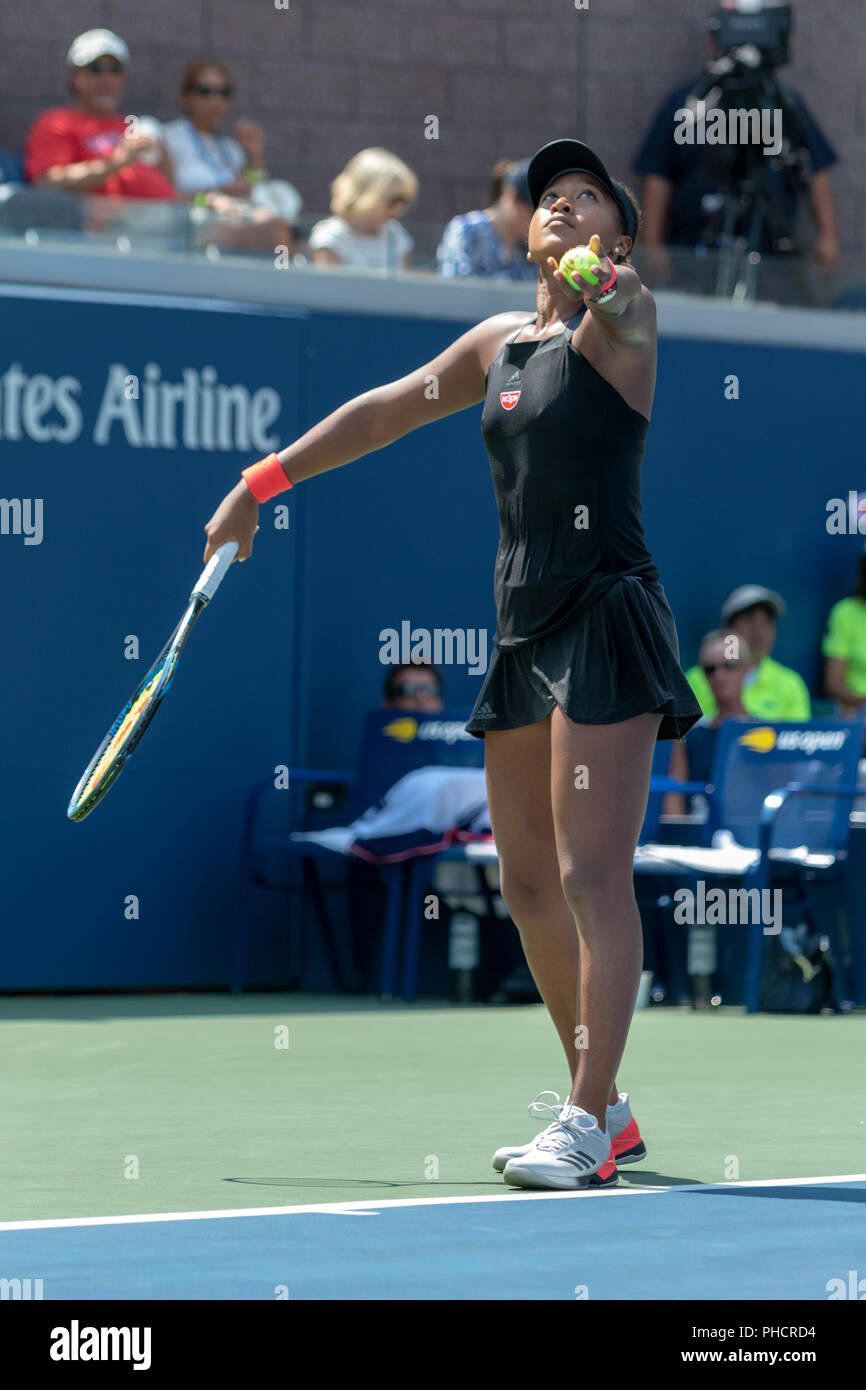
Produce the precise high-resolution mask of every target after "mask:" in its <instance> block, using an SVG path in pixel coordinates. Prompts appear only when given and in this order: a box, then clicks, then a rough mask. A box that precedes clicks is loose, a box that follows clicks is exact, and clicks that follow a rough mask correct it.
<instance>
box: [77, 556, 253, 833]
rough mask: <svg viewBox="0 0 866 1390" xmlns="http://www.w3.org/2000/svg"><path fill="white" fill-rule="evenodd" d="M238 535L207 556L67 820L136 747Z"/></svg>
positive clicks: (93, 802) (101, 790) (95, 796)
mask: <svg viewBox="0 0 866 1390" xmlns="http://www.w3.org/2000/svg"><path fill="white" fill-rule="evenodd" d="M237 548H238V545H237V541H227V542H226V544H225V545H221V546H220V548H219V550H217V551H216V553H215V554H214V555H212V556H211V558H210V560H209V561H208V563H207V564H206V565H205V567H204V569H203V570H202V572H201V574H200V575H199V578H198V582H197V583H196V584H195V585H194V586H193V590H192V593H191V594H190V596H189V603H188V606H187V610H186V612H185V613H184V615H183V617H182V618H181V620H180V623H179V624H178V626H177V627H176V628H175V630H174V632H173V633H172V635H171V637H169V639H168V641H167V642H166V644H165V646H164V647H163V649H162V651H161V652H160V654H159V656H158V657H157V658H156V661H155V662H154V663H153V665H152V666H151V668H150V670H149V671H148V673H147V675H146V676H145V677H144V680H143V681H142V682H141V683H140V685H139V686H138V687H137V689H136V690H135V693H134V694H133V696H132V698H131V699H130V700H129V701H128V702H127V704H125V705H124V707H123V709H122V710H121V711H120V714H119V715H118V716H117V718H116V719H115V721H114V723H113V724H112V726H111V728H110V729H109V731H108V733H107V734H106V735H105V738H104V739H103V740H102V742H101V743H100V745H99V747H98V748H97V750H96V752H95V753H94V755H93V757H92V758H91V759H90V762H89V763H88V764H87V767H86V769H85V771H84V774H83V776H82V778H81V781H80V782H79V783H78V786H77V787H76V788H75V791H74V792H73V793H72V800H71V801H70V803H69V805H68V806H67V808H66V814H67V816H68V817H69V819H70V820H75V821H79V820H84V817H85V816H89V815H90V812H91V811H92V810H93V808H94V806H97V805H98V804H99V802H100V801H101V800H102V798H103V797H104V796H105V793H106V792H107V791H108V789H109V787H110V786H111V785H112V783H113V782H116V781H117V778H118V777H119V776H120V774H121V772H122V771H123V769H124V767H125V766H126V763H127V762H128V760H129V759H130V757H131V756H132V754H133V753H134V752H135V750H136V748H137V747H138V745H139V743H140V742H141V739H142V736H143V734H144V731H145V729H146V728H147V726H148V725H149V724H150V721H151V720H152V719H153V716H154V715H155V714H156V711H157V710H158V709H159V707H160V705H161V704H162V701H163V699H164V698H165V694H166V691H167V690H168V688H169V686H170V685H171V682H172V680H173V678H174V671H175V667H176V666H177V663H178V660H179V659H180V654H181V652H182V651H183V649H184V647H185V646H186V642H187V638H188V637H189V634H190V632H191V631H192V628H193V624H194V623H195V622H196V621H197V619H198V617H199V615H200V614H201V613H202V611H203V610H204V609H205V608H206V607H207V605H208V604H209V603H210V601H211V599H212V598H213V596H214V594H215V593H216V591H217V589H218V588H219V586H220V584H221V583H222V580H223V576H224V575H225V572H226V570H227V569H228V567H229V565H230V564H231V563H232V560H233V559H234V557H235V555H236V553H237Z"/></svg>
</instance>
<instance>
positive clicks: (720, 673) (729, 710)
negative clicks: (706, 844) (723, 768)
mask: <svg viewBox="0 0 866 1390" xmlns="http://www.w3.org/2000/svg"><path fill="white" fill-rule="evenodd" d="M751 664H752V651H751V648H750V646H749V644H748V642H747V641H746V639H745V637H743V636H741V635H740V634H739V633H736V632H725V631H724V630H723V629H721V628H716V629H714V630H713V631H712V632H708V633H706V634H705V636H704V638H703V640H702V641H701V646H700V651H699V653H698V665H699V667H700V669H701V671H702V672H703V674H704V675H705V676H706V679H707V684H708V685H709V687H710V690H711V691H712V694H713V698H714V700H715V702H716V713H715V714H714V715H704V717H703V718H702V719H700V720H699V721H698V723H697V724H696V725H695V727H694V728H693V729H690V730H689V733H688V737H687V738H686V739H685V742H683V743H675V744H674V745H673V748H672V750H671V762H670V775H671V777H676V778H677V780H678V781H680V782H709V780H710V773H711V772H712V770H713V753H714V751H715V747H716V737H717V735H718V731H719V725H720V724H722V723H723V722H724V720H725V719H753V718H754V716H753V715H751V714H750V713H749V711H748V710H747V709H746V707H745V705H744V704H743V682H744V680H745V678H746V675H747V673H748V670H749V667H750V666H751ZM664 809H665V812H666V813H667V812H669V813H670V814H671V815H685V812H686V806H685V797H684V796H682V795H681V794H680V792H669V793H668V795H667V796H666V797H665V802H664Z"/></svg>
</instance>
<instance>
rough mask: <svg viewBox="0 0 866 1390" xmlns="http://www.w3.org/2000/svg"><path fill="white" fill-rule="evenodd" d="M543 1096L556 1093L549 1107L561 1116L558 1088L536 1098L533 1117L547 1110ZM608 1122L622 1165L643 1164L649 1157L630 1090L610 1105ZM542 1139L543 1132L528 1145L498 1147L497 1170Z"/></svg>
mask: <svg viewBox="0 0 866 1390" xmlns="http://www.w3.org/2000/svg"><path fill="white" fill-rule="evenodd" d="M542 1096H553V1098H554V1100H555V1101H556V1104H555V1105H553V1106H550V1107H547V1108H549V1109H551V1110H553V1111H554V1112H555V1113H556V1115H557V1118H558V1116H559V1112H560V1110H561V1109H562V1101H560V1099H559V1096H558V1095H557V1093H556V1091H540V1092H539V1094H538V1095H537V1096H536V1097H535V1100H534V1101H533V1102H532V1104H531V1105H530V1106H529V1107H528V1112H529V1114H530V1115H532V1116H533V1117H535V1116H539V1115H541V1114H542V1111H543V1109H545V1107H544V1104H543V1102H542ZM536 1106H539V1108H538V1110H536V1108H535V1107H536ZM605 1123H606V1124H607V1132H608V1134H609V1135H610V1138H611V1143H612V1144H613V1156H614V1159H615V1160H616V1165H617V1167H618V1168H621V1167H622V1166H623V1165H624V1164H627V1163H640V1162H641V1160H642V1159H644V1158H646V1145H645V1144H644V1142H643V1140H642V1138H641V1135H640V1130H639V1129H638V1127H637V1122H636V1120H635V1118H634V1116H633V1115H632V1113H631V1106H630V1105H629V1103H628V1092H627V1091H621V1092H620V1096H619V1100H618V1101H617V1103H616V1105H609V1106H608V1107H607V1114H606V1116H605ZM547 1129H553V1125H548V1126H547ZM546 1133H547V1130H542V1134H546ZM540 1138H541V1135H540V1134H536V1136H535V1139H531V1140H530V1141H529V1143H528V1144H509V1145H506V1147H505V1148H502V1149H497V1150H496V1153H495V1154H494V1155H493V1160H492V1162H493V1167H494V1170H495V1171H496V1172H497V1173H501V1172H502V1171H503V1169H504V1167H505V1165H506V1163H507V1162H508V1161H509V1159H511V1158H522V1157H523V1155H524V1154H525V1153H528V1152H529V1150H530V1149H531V1148H532V1145H533V1144H534V1143H535V1140H536V1139H540Z"/></svg>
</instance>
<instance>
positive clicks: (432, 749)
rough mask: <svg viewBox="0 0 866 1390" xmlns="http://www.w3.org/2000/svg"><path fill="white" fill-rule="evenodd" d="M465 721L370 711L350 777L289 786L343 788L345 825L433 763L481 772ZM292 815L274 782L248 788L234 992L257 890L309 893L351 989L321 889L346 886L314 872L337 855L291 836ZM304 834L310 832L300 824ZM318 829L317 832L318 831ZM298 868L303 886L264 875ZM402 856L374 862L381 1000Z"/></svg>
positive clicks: (392, 955)
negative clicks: (273, 868)
mask: <svg viewBox="0 0 866 1390" xmlns="http://www.w3.org/2000/svg"><path fill="white" fill-rule="evenodd" d="M468 717H469V712H468V711H467V710H447V709H446V710H441V711H439V712H437V713H435V714H426V713H421V712H417V713H416V712H409V711H402V710H385V709H374V710H371V711H370V712H369V714H368V715H367V717H366V720H365V723H364V729H363V733H362V737H361V745H360V751H359V757H358V769H357V772H356V774H355V775H354V776H353V775H352V774H351V773H346V772H321V771H316V770H310V769H304V768H297V769H295V768H293V769H290V772H289V788H290V789H291V788H292V787H294V788H296V789H297V788H299V787H310V786H311V785H316V786H319V787H321V788H323V789H324V788H326V787H331V788H335V789H336V788H340V789H342V790H343V791H344V792H348V798H347V800H346V803H345V809H343V810H341V812H340V814H339V818H338V819H339V823H340V824H341V825H342V824H349V823H350V822H351V821H353V820H355V819H356V818H357V817H358V816H360V815H361V814H362V813H363V812H364V811H366V810H367V809H368V807H371V806H375V805H376V804H377V803H378V802H379V801H380V799H381V798H382V797H383V796H384V794H385V793H386V792H387V791H388V789H389V788H390V787H392V786H393V785H394V783H395V782H398V781H399V780H400V778H401V777H405V776H406V774H407V773H409V772H413V771H414V770H415V769H417V768H421V767H427V766H431V765H440V766H455V767H481V766H483V762H484V740H483V739H477V738H473V737H472V736H471V735H469V734H467V733H466V732H465V729H464V725H465V723H466V720H467V719H468ZM290 811H291V802H290V799H289V800H288V801H287V791H286V790H278V789H277V788H276V787H275V786H274V778H273V777H268V778H263V779H262V781H260V782H259V783H258V784H257V785H256V786H255V787H254V788H253V789H252V791H251V793H250V795H249V797H248V799H247V804H246V807H245V812H244V827H243V838H242V851H241V883H240V891H239V895H238V905H237V917H236V928H235V948H234V961H233V968H232V992H233V993H235V994H239V993H241V992H242V990H243V987H244V980H245V974H246V970H245V963H246V944H247V931H248V924H249V919H250V910H251V898H252V892H253V889H254V887H256V886H258V887H261V888H266V889H274V890H278V891H283V892H288V893H297V892H303V893H306V894H307V895H308V897H309V899H310V901H311V902H312V905H313V907H314V910H315V913H316V917H317V920H318V924H319V926H320V928H321V932H322V943H323V946H324V948H325V951H326V954H327V958H328V964H329V966H330V969H331V972H332V975H333V977H334V981H335V984H336V986H337V988H338V989H340V990H345V989H347V988H349V987H350V983H351V982H349V981H348V980H347V978H346V973H345V971H344V969H343V967H342V964H341V962H340V953H339V950H338V947H337V940H336V937H335V934H334V930H333V926H332V923H331V920H330V915H329V913H328V909H327V902H326V892H327V891H328V890H329V889H332V888H338V889H341V890H342V889H345V886H346V885H345V883H344V882H342V881H341V882H340V883H337V884H326V883H325V882H323V880H322V877H321V875H320V874H319V872H318V867H317V866H319V865H321V864H324V863H330V864H332V865H333V864H335V863H339V862H341V858H342V856H340V855H339V854H337V853H335V851H334V850H331V849H329V848H327V847H325V846H322V845H318V844H316V843H315V842H313V841H309V840H307V841H297V840H293V839H292V838H291V834H292V830H293V829H294V830H297V829H300V828H301V827H300V826H298V825H295V826H291V825H290V824H289V820H290V814H289V812H290ZM275 813H276V820H277V828H276V830H270V831H266V830H265V829H264V828H263V822H264V821H265V820H267V819H268V817H269V816H270V819H271V820H273V819H274V817H275ZM303 828H304V829H308V828H310V827H308V826H304V827H303ZM317 828H318V827H317ZM274 859H276V860H277V861H282V862H283V863H284V864H288V865H289V866H291V865H292V864H296V865H299V866H300V870H301V882H300V883H299V884H298V883H288V882H286V881H285V879H284V878H283V879H279V878H274V877H273V876H272V874H271V873H270V872H269V868H270V865H271V863H272V862H273V860H274ZM412 862H413V861H412V860H411V859H407V860H406V861H404V862H399V863H387V864H382V865H377V868H378V869H379V872H380V873H381V876H382V880H383V882H384V884H385V890H386V896H385V903H386V906H385V923H384V938H383V946H382V958H381V962H380V970H379V991H380V994H381V995H382V997H383V998H390V997H391V996H392V995H393V993H394V987H395V979H396V972H397V959H398V955H399V948H400V940H401V935H402V928H403V925H404V921H405V915H404V906H405V889H406V880H407V877H408V874H409V871H410V868H411V865H412Z"/></svg>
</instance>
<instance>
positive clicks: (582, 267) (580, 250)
mask: <svg viewBox="0 0 866 1390" xmlns="http://www.w3.org/2000/svg"><path fill="white" fill-rule="evenodd" d="M597 265H601V260H600V259H599V257H598V256H597V255H596V254H595V252H594V251H591V250H590V248H589V247H588V246H572V248H571V250H570V251H566V253H565V255H564V256H563V258H562V260H561V261H560V262H559V271H560V274H561V275H564V276H565V278H566V280H567V281H568V283H569V284H570V285H571V288H572V289H573V290H577V291H578V292H579V293H580V292H582V291H583V285H582V284H581V283H580V281H579V280H575V279H573V278H572V277H573V275H574V273H575V271H580V273H581V274H582V275H583V276H584V277H585V279H587V280H588V281H589V283H590V284H591V285H597V284H598V276H597V275H595V274H593V268H594V267H595V266H597Z"/></svg>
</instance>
